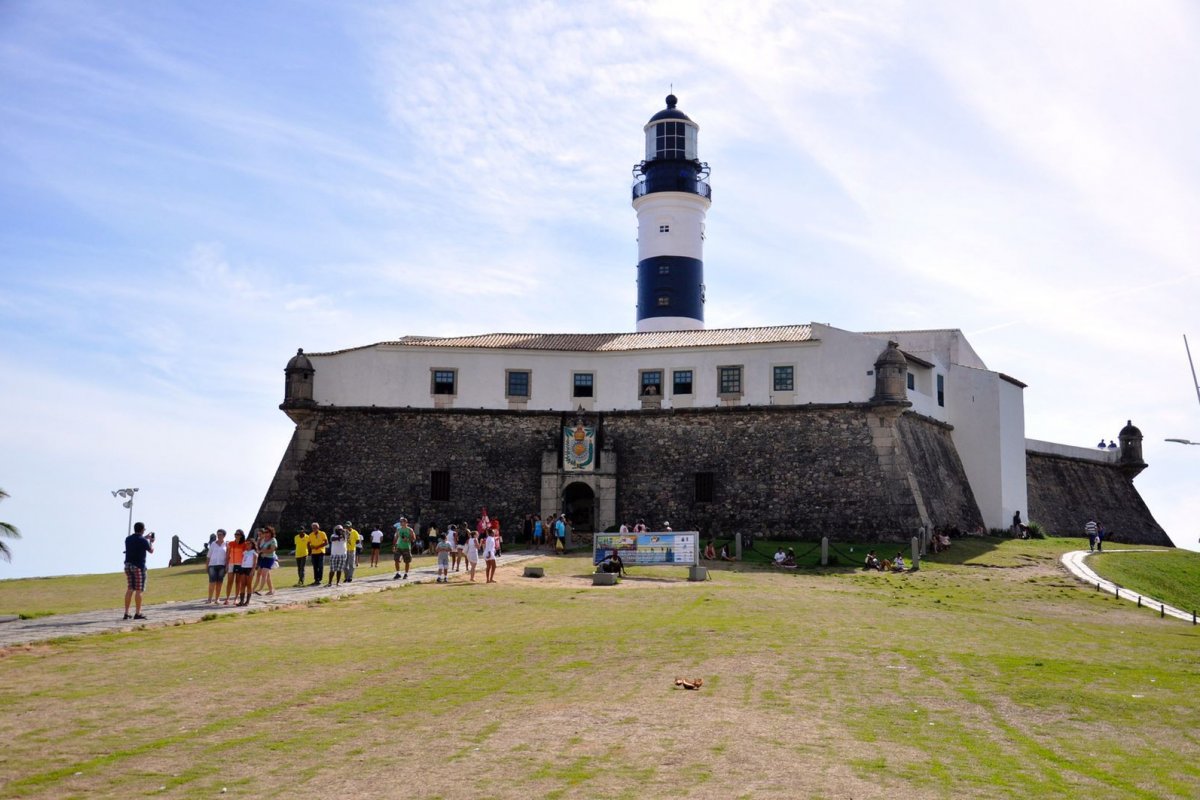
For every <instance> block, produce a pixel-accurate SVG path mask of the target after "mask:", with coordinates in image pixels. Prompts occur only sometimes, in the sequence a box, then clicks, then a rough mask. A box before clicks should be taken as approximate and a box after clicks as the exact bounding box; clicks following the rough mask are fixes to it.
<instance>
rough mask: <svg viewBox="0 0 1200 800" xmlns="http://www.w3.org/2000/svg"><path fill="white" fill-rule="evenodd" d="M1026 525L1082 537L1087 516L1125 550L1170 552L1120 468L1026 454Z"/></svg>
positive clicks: (1032, 452)
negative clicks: (1145, 546) (1126, 545)
mask: <svg viewBox="0 0 1200 800" xmlns="http://www.w3.org/2000/svg"><path fill="white" fill-rule="evenodd" d="M1025 472H1026V476H1027V479H1028V482H1029V519H1030V520H1031V521H1033V522H1038V523H1041V524H1042V525H1043V526H1045V528H1046V530H1047V531H1049V532H1051V533H1054V534H1057V535H1060V536H1081V537H1082V536H1083V526H1084V524H1085V523H1086V522H1087V521H1088V517H1089V516H1094V517H1095V519H1096V521H1097V522H1099V523H1100V524H1102V525H1104V527H1105V529H1106V530H1107V532H1108V538H1109V539H1110V540H1112V541H1116V542H1125V543H1129V544H1155V545H1164V546H1166V547H1170V546H1171V539H1170V537H1168V536H1167V533H1166V531H1164V530H1163V529H1162V528H1161V527H1160V526H1159V524H1158V523H1157V522H1156V521H1155V520H1154V517H1153V515H1151V513H1150V509H1149V508H1148V507H1147V506H1146V503H1145V501H1143V500H1142V496H1141V495H1140V494H1138V490H1137V489H1136V488H1135V487H1134V485H1133V481H1131V480H1129V479H1128V478H1126V477H1125V475H1124V474H1123V473H1122V472H1121V469H1120V466H1119V465H1116V464H1101V463H1099V462H1095V461H1087V460H1084V459H1080V458H1070V457H1067V456H1054V455H1049V454H1046V453H1037V452H1034V451H1032V450H1031V451H1027V452H1026V453H1025Z"/></svg>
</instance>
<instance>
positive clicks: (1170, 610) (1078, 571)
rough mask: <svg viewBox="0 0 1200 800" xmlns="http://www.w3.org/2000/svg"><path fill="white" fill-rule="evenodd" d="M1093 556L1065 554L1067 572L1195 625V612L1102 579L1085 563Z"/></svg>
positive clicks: (1083, 552) (1116, 594) (1082, 551)
mask: <svg viewBox="0 0 1200 800" xmlns="http://www.w3.org/2000/svg"><path fill="white" fill-rule="evenodd" d="M1104 552H1106V553H1168V552H1170V551H1169V550H1144V549H1109V550H1105V551H1104ZM1091 554H1092V553H1091V551H1090V550H1072V551H1071V552H1069V553H1064V554H1063V557H1062V563H1063V566H1064V567H1066V568H1067V570H1068V571H1069V572H1070V573H1071V574H1072V575H1074V576H1075V577H1076V578H1078V579H1079V580H1081V581H1083V582H1084V583H1087V584H1089V585H1091V586H1099V587H1100V591H1102V592H1107V593H1108V594H1111V595H1114V596H1115V597H1117V598H1118V599H1121V600H1128V601H1129V602H1131V603H1136V602H1138V601H1139V600H1140V601H1141V604H1142V605H1143V606H1145V607H1146V608H1149V609H1151V610H1153V611H1159V612H1160V613H1162V614H1164V615H1166V616H1171V617H1177V618H1178V619H1182V620H1187V621H1188V622H1192V623H1195V621H1196V618H1195V616H1194V615H1193V612H1191V611H1184V610H1183V609H1179V608H1175V607H1174V606H1169V605H1167V604H1166V603H1164V602H1163V601H1161V600H1156V599H1154V598H1153V597H1148V596H1146V595H1144V594H1138V593H1137V592H1135V591H1133V590H1132V589H1126V588H1125V587H1124V586H1117V585H1116V584H1115V583H1113V582H1112V581H1109V580H1105V579H1104V578H1101V577H1100V576H1099V575H1097V574H1096V573H1095V572H1094V571H1092V568H1091V567H1089V566H1088V565H1087V564H1085V563H1084V559H1086V558H1087V557H1088V556H1090V555H1091Z"/></svg>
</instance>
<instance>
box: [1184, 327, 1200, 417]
mask: <svg viewBox="0 0 1200 800" xmlns="http://www.w3.org/2000/svg"><path fill="white" fill-rule="evenodd" d="M1183 349H1184V350H1186V351H1187V357H1188V366H1189V367H1191V368H1192V384H1193V385H1195V387H1196V401H1197V402H1200V381H1197V380H1196V365H1195V364H1194V363H1192V348H1190V347H1188V340H1187V334H1186V333H1185V334H1184V335H1183Z"/></svg>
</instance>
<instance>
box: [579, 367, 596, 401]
mask: <svg viewBox="0 0 1200 800" xmlns="http://www.w3.org/2000/svg"><path fill="white" fill-rule="evenodd" d="M594 382H595V376H594V375H593V374H592V373H590V372H576V373H575V393H574V397H591V396H592V391H593V389H594V388H595V387H594V385H593V384H594Z"/></svg>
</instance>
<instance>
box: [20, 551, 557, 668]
mask: <svg viewBox="0 0 1200 800" xmlns="http://www.w3.org/2000/svg"><path fill="white" fill-rule="evenodd" d="M541 555H544V554H535V553H505V554H504V555H502V556H500V558H498V559H497V560H496V565H497V567H505V566H508V565H510V564H517V563H520V562H522V561H528V560H530V559H533V558H540V557H541ZM457 574H458V575H460V576H461V575H462V574H463V573H461V572H459V573H457ZM436 578H437V567H436V566H433V565H431V566H428V567H422V568H420V569H413V570H410V571H409V573H408V579H407V580H393V579H392V575H391V574H386V575H374V576H372V577H369V578H355V579H354V581H353V582H352V583H343V584H342V585H341V586H337V587H329V588H326V587H325V586H304V587H296V588H291V587H288V588H286V589H279V588H277V589H276V590H275V594H274V595H273V596H271V597H267V596H266V595H262V596H258V595H256V596H255V597H254V599H253V600H252V601H251V602H250V605H249V606H243V607H239V606H234V605H228V606H226V605H219V604H218V605H215V606H214V605H211V604H208V603H205V602H204V598H202V597H201V598H197V599H195V600H175V601H172V602H169V603H159V604H157V605H149V606H143V607H142V613H143V614H145V615H146V616H147V619H144V620H140V619H139V620H132V619H129V620H122V619H121V613H122V609H121V608H120V607H115V608H107V609H103V610H100V611H83V612H80V613H78V614H54V615H52V616H49V617H38V618H37V619H23V620H18V621H16V622H7V623H5V624H3V625H0V647H11V646H13V645H23V644H33V643H35V642H45V641H49V640H51V639H61V638H63V637H67V636H84V635H87V634H91V633H115V632H119V631H132V630H137V629H139V628H161V627H166V626H169V625H178V624H182V623H189V622H199V621H200V620H201V619H203V618H204V617H205V616H208V615H210V614H216V615H218V616H225V615H227V614H245V613H246V612H247V611H262V610H263V609H269V608H281V607H284V606H294V605H303V604H305V603H309V602H312V601H313V600H316V599H318V598H321V597H329V598H339V597H350V596H352V595H359V594H370V593H373V592H383V591H387V590H388V589H395V588H397V587H400V586H407V585H408V584H412V583H433V582H434V581H435V580H436ZM476 578H477V580H479V581H481V582H482V580H483V562H482V560H481V561H480V563H479V569H478V572H477V574H476ZM456 582H457V581H456Z"/></svg>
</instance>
